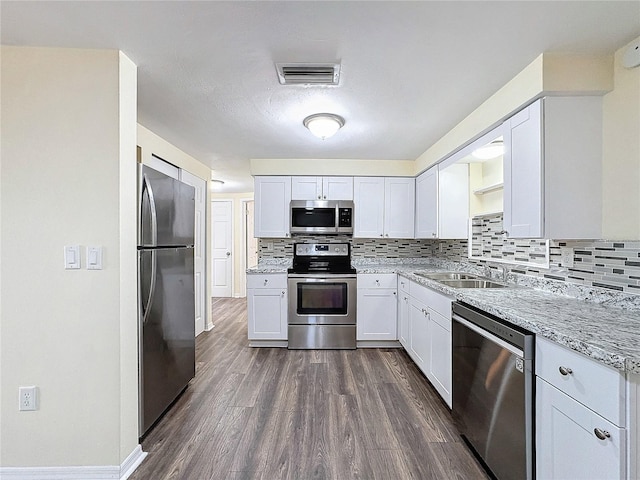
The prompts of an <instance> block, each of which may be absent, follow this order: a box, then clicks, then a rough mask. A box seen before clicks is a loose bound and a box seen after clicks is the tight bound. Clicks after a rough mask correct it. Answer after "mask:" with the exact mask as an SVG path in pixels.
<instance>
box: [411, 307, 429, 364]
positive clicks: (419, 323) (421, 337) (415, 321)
mask: <svg viewBox="0 0 640 480" xmlns="http://www.w3.org/2000/svg"><path fill="white" fill-rule="evenodd" d="M429 348H430V342H429V318H428V309H427V306H426V305H424V304H423V303H422V302H420V301H418V300H416V299H415V298H410V299H409V349H408V350H407V353H409V356H410V357H411V358H412V359H413V361H414V362H416V365H417V366H418V368H420V370H422V372H423V373H424V374H425V375H426V374H427V372H428V371H429Z"/></svg>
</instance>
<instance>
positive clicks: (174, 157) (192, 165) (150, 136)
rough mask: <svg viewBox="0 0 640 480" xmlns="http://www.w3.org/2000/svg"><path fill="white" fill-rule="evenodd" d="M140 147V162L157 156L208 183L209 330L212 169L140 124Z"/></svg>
mask: <svg viewBox="0 0 640 480" xmlns="http://www.w3.org/2000/svg"><path fill="white" fill-rule="evenodd" d="M138 147H139V148H140V155H141V158H140V160H141V161H142V163H149V160H150V159H151V155H152V154H155V155H156V156H158V157H160V158H162V159H163V160H166V161H167V162H169V163H171V164H173V165H175V166H176V167H179V168H182V169H183V170H186V171H187V172H189V173H192V174H193V175H195V176H196V177H200V178H201V179H203V180H205V181H206V182H207V198H206V202H205V203H206V207H205V208H206V212H205V219H206V220H205V222H206V223H205V225H204V228H205V232H206V233H205V235H206V238H207V242H206V243H207V244H206V250H205V255H206V259H205V262H204V264H205V269H206V277H205V278H206V294H205V299H206V306H205V308H206V310H205V312H206V318H205V322H204V325H205V329H206V330H209V329H210V328H211V325H212V320H211V301H210V299H211V267H210V266H209V264H210V262H211V260H210V259H211V242H210V238H211V236H210V235H209V229H210V223H209V222H210V221H211V218H210V217H211V196H210V195H211V169H210V168H209V167H207V166H206V165H205V164H203V163H202V162H200V161H199V160H196V159H195V158H193V157H192V156H191V155H188V154H186V153H185V152H183V151H182V150H180V149H179V148H177V147H175V146H174V145H172V144H171V143H169V142H167V141H166V140H164V139H163V138H162V137H160V136H158V135H156V134H155V133H153V132H152V131H151V130H149V129H147V128H145V127H143V126H142V125H140V124H138Z"/></svg>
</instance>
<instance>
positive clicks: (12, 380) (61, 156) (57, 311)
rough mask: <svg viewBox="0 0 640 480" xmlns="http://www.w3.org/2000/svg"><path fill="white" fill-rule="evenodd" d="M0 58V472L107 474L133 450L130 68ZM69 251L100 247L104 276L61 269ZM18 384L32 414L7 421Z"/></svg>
mask: <svg viewBox="0 0 640 480" xmlns="http://www.w3.org/2000/svg"><path fill="white" fill-rule="evenodd" d="M1 52H2V58H1V62H2V64H1V66H2V80H1V81H2V84H1V89H2V145H1V157H2V165H1V171H0V185H1V192H2V204H1V208H2V210H1V216H0V219H1V220H0V222H1V223H0V224H1V229H2V230H1V235H2V240H1V245H2V250H1V252H0V258H1V262H0V274H1V277H2V279H3V282H2V284H1V289H0V299H1V312H0V322H1V323H0V331H1V342H2V343H1V349H0V360H1V361H0V364H1V365H0V373H1V375H0V377H1V385H2V393H1V398H0V405H1V413H0V419H1V421H2V429H1V432H0V436H1V438H2V446H1V452H0V454H1V461H2V466H3V467H9V466H19V467H29V466H70V465H77V466H82V465H120V464H121V463H122V461H123V460H124V459H125V458H126V456H128V455H129V454H130V453H131V452H132V451H133V450H134V449H135V448H136V446H137V444H138V439H137V410H138V402H137V390H138V382H137V340H136V332H137V304H136V294H135V292H136V262H135V255H136V252H135V228H136V224H135V213H134V212H135V176H136V172H135V154H136V153H135V135H136V132H135V122H136V118H135V112H136V71H135V66H134V65H133V63H131V62H130V61H129V60H128V59H127V58H126V57H125V56H124V55H122V54H120V53H119V52H118V51H115V50H80V49H44V48H25V47H2V51H1ZM72 244H79V245H82V246H83V247H85V248H86V246H87V245H101V246H102V247H103V248H104V259H103V261H104V269H103V270H100V271H89V270H87V269H86V265H85V259H84V251H83V259H82V262H83V268H82V269H80V270H64V269H63V246H64V245H72ZM83 250H84V248H83ZM21 385H36V386H38V388H39V396H40V408H39V410H38V411H35V412H19V411H18V408H17V403H18V402H17V398H18V387H19V386H21Z"/></svg>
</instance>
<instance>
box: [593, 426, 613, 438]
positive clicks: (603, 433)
mask: <svg viewBox="0 0 640 480" xmlns="http://www.w3.org/2000/svg"><path fill="white" fill-rule="evenodd" d="M593 433H595V434H596V437H598V438H599V439H600V440H606V439H607V438H611V434H610V433H609V432H607V431H606V430H600V429H599V428H594V429H593Z"/></svg>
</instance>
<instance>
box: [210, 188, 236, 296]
mask: <svg viewBox="0 0 640 480" xmlns="http://www.w3.org/2000/svg"><path fill="white" fill-rule="evenodd" d="M211 205H212V208H211V217H212V218H211V229H212V231H211V239H212V248H211V251H212V257H213V259H212V263H211V266H212V273H213V275H212V276H213V285H212V288H211V294H212V295H213V296H214V297H231V296H232V293H233V248H232V247H233V243H232V242H233V235H232V230H233V202H232V201H231V200H214V201H212V202H211Z"/></svg>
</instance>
